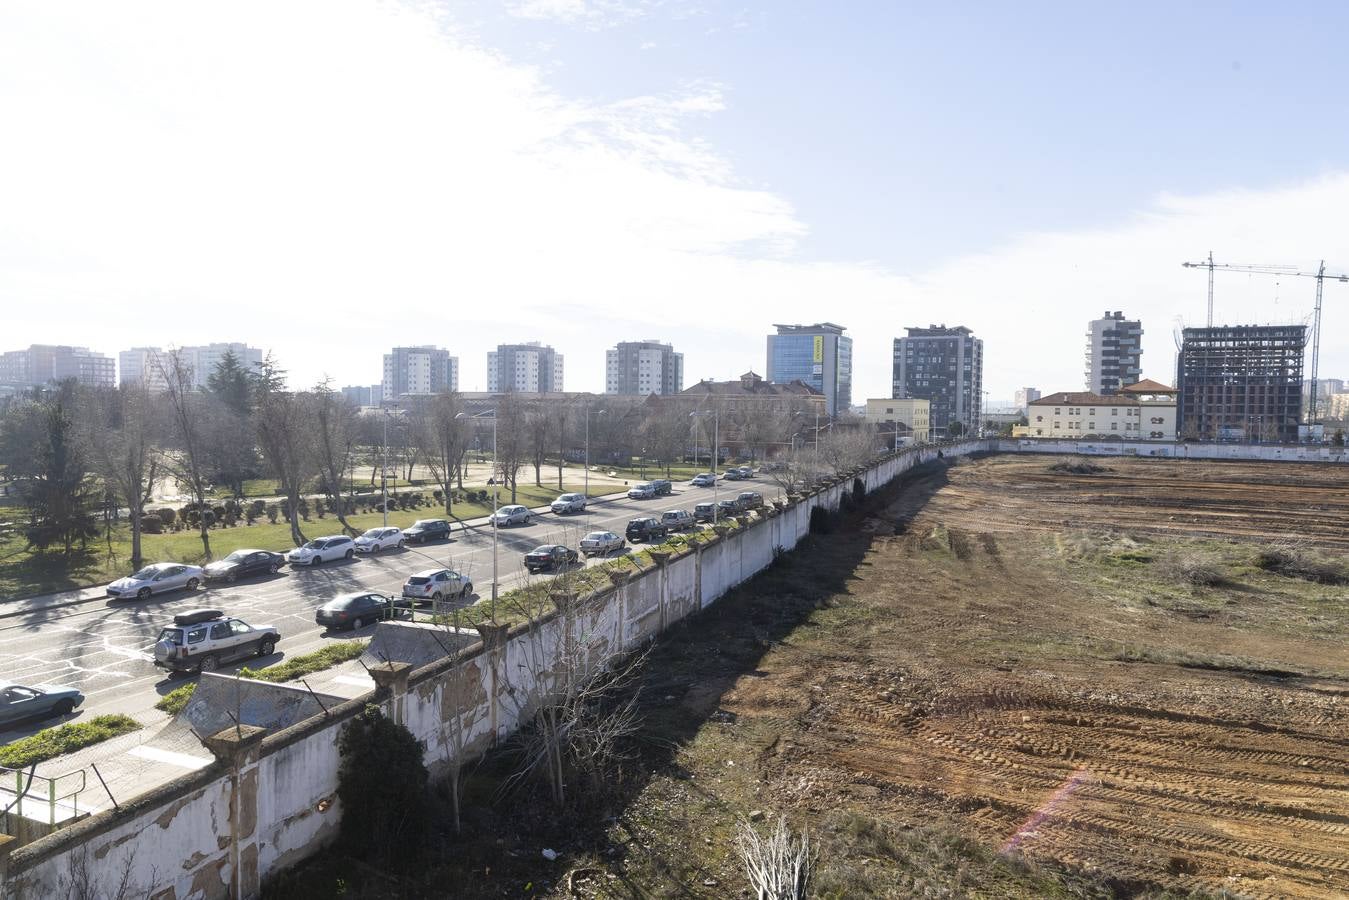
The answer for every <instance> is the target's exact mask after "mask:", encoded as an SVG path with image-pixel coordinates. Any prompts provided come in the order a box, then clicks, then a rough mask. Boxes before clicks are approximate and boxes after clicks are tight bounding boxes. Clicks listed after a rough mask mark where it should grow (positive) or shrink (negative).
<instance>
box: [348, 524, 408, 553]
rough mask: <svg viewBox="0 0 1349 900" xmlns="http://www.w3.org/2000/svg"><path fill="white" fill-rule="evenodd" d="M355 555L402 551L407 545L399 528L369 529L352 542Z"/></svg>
mask: <svg viewBox="0 0 1349 900" xmlns="http://www.w3.org/2000/svg"><path fill="white" fill-rule="evenodd" d="M352 543H353V544H355V545H356V552H357V553H378V552H379V551H381V550H390V549H393V550H402V549H403V547H404V546H406V545H407V541H405V540H404V539H403V529H401V528H393V527H389V528H371V529H370V530H369V531H367V532H366V533H365V534H363V535H361V536H360V537H358V538H356V540H354V541H352Z"/></svg>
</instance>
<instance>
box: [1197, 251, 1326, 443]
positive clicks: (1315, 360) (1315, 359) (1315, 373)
mask: <svg viewBox="0 0 1349 900" xmlns="http://www.w3.org/2000/svg"><path fill="white" fill-rule="evenodd" d="M1181 265H1182V266H1184V267H1185V268H1187V269H1208V324H1209V327H1210V328H1212V327H1213V273H1214V272H1215V271H1216V270H1219V269H1221V270H1222V271H1224V272H1245V273H1246V274H1248V275H1280V276H1283V275H1287V276H1289V277H1293V278H1315V279H1316V308H1315V312H1314V313H1313V314H1312V371H1311V387H1310V393H1311V404H1310V406H1309V408H1308V410H1307V424H1309V425H1315V424H1316V389H1317V387H1318V384H1317V381H1318V378H1319V375H1320V371H1319V369H1320V365H1321V289H1322V287H1323V286H1324V283H1325V280H1326V279H1327V278H1329V279H1331V280H1332V281H1343V282H1349V274H1344V273H1340V272H1327V271H1326V261H1325V260H1324V259H1323V260H1321V264H1320V266H1319V267H1317V270H1316V271H1315V272H1300V271H1298V268H1297V267H1296V266H1236V265H1229V264H1226V263H1214V262H1213V254H1212V253H1210V254H1209V255H1208V259H1207V260H1205V261H1203V262H1186V263H1181Z"/></svg>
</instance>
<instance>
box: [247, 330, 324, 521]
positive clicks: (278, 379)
mask: <svg viewBox="0 0 1349 900" xmlns="http://www.w3.org/2000/svg"><path fill="white" fill-rule="evenodd" d="M256 407H257V412H256V413H255V414H254V426H255V427H256V429H257V434H258V446H259V448H261V450H262V458H263V461H264V462H265V463H266V464H267V468H268V469H269V470H270V471H271V473H272V476H273V477H274V478H276V482H277V486H278V487H279V488H280V489H281V493H282V494H283V495H284V496H285V498H286V507H287V510H288V512H289V519H290V539H291V540H292V541H294V543H295V546H297V547H298V546H300V545H301V544H303V543H305V541H306V540H308V539H307V538H306V537H305V536H304V532H303V531H301V530H300V496H301V492H302V491H303V489H304V483H305V481H306V480H307V479H309V478H310V477H312V476H313V475H314V474H315V472H314V470H313V467H312V459H313V454H312V453H311V452H310V447H309V437H308V431H309V418H310V415H309V414H310V412H311V405H310V404H309V403H307V402H305V398H304V397H303V395H298V394H292V393H291V392H289V391H287V390H285V376H284V373H282V372H281V370H280V369H278V368H276V366H275V365H274V364H273V363H272V360H271V357H268V358H267V360H266V362H264V363H263V371H262V374H261V375H260V376H259V378H258V381H257V398H256Z"/></svg>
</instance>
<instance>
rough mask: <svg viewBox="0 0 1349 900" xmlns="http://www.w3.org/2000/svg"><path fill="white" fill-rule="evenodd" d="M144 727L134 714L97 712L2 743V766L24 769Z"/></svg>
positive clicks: (0, 760)
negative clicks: (77, 720) (96, 713)
mask: <svg viewBox="0 0 1349 900" xmlns="http://www.w3.org/2000/svg"><path fill="white" fill-rule="evenodd" d="M140 727H141V725H140V723H139V722H137V721H136V720H135V719H133V718H131V717H130V716H124V715H120V714H118V715H111V716H94V717H93V718H92V719H90V720H89V721H87V722H71V723H70V724H69V725H58V726H57V727H56V728H45V729H43V730H42V731H39V732H38V733H37V734H34V735H30V736H28V737H26V738H20V739H19V740H17V741H14V742H13V743H10V744H7V745H5V746H4V747H0V766H4V767H5V768H8V769H23V768H26V767H28V766H31V765H33V764H34V763H40V762H46V761H47V760H49V759H55V758H56V757H58V756H64V755H65V754H67V753H74V752H75V751H76V750H80V749H83V748H84V747H90V746H92V745H94V744H98V743H101V742H102V741H106V740H109V739H111V738H115V737H118V736H120V735H123V734H129V733H130V732H133V731H136V730H137V729H139V728H140Z"/></svg>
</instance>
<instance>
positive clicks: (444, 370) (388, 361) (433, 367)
mask: <svg viewBox="0 0 1349 900" xmlns="http://www.w3.org/2000/svg"><path fill="white" fill-rule="evenodd" d="M457 390H459V358H458V357H457V356H450V351H448V350H442V349H441V348H439V347H432V346H423V347H394V348H393V352H391V353H386V354H384V380H383V381H382V382H381V389H380V396H381V399H382V400H383V401H384V402H386V403H387V402H392V401H394V400H398V399H399V398H401V397H407V396H425V395H427V394H438V393H440V392H441V391H457Z"/></svg>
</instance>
